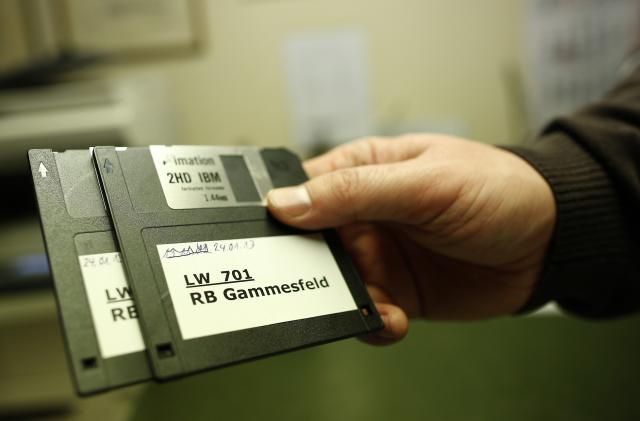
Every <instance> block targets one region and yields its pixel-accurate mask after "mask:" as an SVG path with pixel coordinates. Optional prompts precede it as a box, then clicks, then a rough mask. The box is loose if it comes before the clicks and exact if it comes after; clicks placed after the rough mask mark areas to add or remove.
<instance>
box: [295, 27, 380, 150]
mask: <svg viewBox="0 0 640 421" xmlns="http://www.w3.org/2000/svg"><path fill="white" fill-rule="evenodd" d="M285 70H286V76H287V85H288V88H289V98H290V101H289V102H290V110H291V115H292V120H293V121H292V125H293V132H294V134H293V136H294V139H295V141H296V142H297V144H298V146H299V149H300V150H301V152H304V153H308V154H313V153H317V152H320V151H322V150H325V149H328V148H330V147H332V146H335V145H336V144H338V143H342V142H345V141H348V140H351V139H354V138H356V137H360V136H364V135H367V134H370V133H371V131H372V123H371V117H370V114H369V92H368V82H369V76H368V62H367V45H366V39H365V36H364V34H362V33H361V32H358V31H351V30H335V31H319V32H312V33H304V34H300V35H296V36H294V37H292V38H290V39H289V40H288V42H287V43H286V45H285Z"/></svg>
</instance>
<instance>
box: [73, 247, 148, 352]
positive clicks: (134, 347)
mask: <svg viewBox="0 0 640 421" xmlns="http://www.w3.org/2000/svg"><path fill="white" fill-rule="evenodd" d="M79 259H80V268H81V271H82V278H83V280H84V286H85V289H86V291H87V297H88V299H89V307H90V308H91V317H92V318H93V324H94V326H95V329H96V335H97V336H98V345H99V346H100V353H101V354H102V358H111V357H116V356H118V355H123V354H130V353H132V352H137V351H142V350H144V349H145V347H144V342H143V340H142V334H141V333H140V325H139V324H138V313H137V310H136V306H135V303H134V302H133V296H132V294H131V289H130V287H129V285H128V284H127V278H126V277H125V274H124V268H123V267H122V262H121V261H120V253H117V252H116V253H101V254H90V255H84V256H79Z"/></svg>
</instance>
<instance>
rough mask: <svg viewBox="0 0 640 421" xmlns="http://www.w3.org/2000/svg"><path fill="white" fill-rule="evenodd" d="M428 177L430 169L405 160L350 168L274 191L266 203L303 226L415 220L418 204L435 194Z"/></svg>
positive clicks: (283, 218) (283, 217) (277, 213)
mask: <svg viewBox="0 0 640 421" xmlns="http://www.w3.org/2000/svg"><path fill="white" fill-rule="evenodd" d="M428 179H429V177H428V170H426V169H425V170H421V169H420V168H418V169H416V168H413V169H412V168H409V167H408V166H407V165H406V163H400V164H388V165H368V166H360V167H352V168H346V169H342V170H338V171H334V172H330V173H326V174H323V175H320V176H318V177H315V178H312V179H311V180H309V181H307V182H306V183H303V184H301V185H299V186H295V187H284V188H279V189H275V190H272V191H270V192H269V194H268V196H267V206H268V208H269V210H270V211H271V213H272V214H273V215H274V216H275V217H276V218H277V219H279V220H280V221H282V222H284V223H285V224H288V225H292V226H296V227H299V228H305V229H319V228H327V227H337V226H341V225H345V224H348V223H351V222H355V221H394V222H409V223H416V222H417V220H416V217H417V214H418V213H420V209H419V207H420V204H421V203H424V202H425V200H424V199H425V198H426V199H428V196H429V195H430V194H431V193H432V192H431V190H432V189H431V188H430V187H429V185H430V184H431V183H429V182H428V181H427V180H428ZM425 216H427V215H422V217H420V218H419V220H424V219H423V218H424V217H425Z"/></svg>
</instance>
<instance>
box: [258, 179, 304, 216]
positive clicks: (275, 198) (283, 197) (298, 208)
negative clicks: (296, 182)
mask: <svg viewBox="0 0 640 421" xmlns="http://www.w3.org/2000/svg"><path fill="white" fill-rule="evenodd" d="M267 200H268V201H269V203H271V205H272V206H273V207H275V208H278V209H280V210H281V211H282V212H284V213H286V214H287V215H289V216H293V217H297V216H301V215H304V214H305V213H307V211H309V209H310V208H311V198H310V197H309V193H308V192H307V189H306V188H305V187H304V186H296V187H283V188H281V189H275V190H271V191H270V192H269V194H268V195H267Z"/></svg>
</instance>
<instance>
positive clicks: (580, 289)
mask: <svg viewBox="0 0 640 421" xmlns="http://www.w3.org/2000/svg"><path fill="white" fill-rule="evenodd" d="M504 149H506V150H509V151H510V152H513V153H515V154H516V155H518V156H520V157H521V158H523V159H524V160H526V161H527V162H528V163H529V164H530V165H532V166H533V167H534V168H535V169H536V170H537V171H538V172H539V173H540V174H541V175H542V176H543V177H544V178H545V179H546V180H547V182H548V183H549V185H550V186H551V189H552V191H553V194H554V197H555V201H556V210H557V214H556V225H555V228H554V233H553V237H552V240H551V243H550V246H549V250H548V252H547V256H546V260H545V264H544V268H543V271H542V274H541V277H540V279H539V281H538V285H537V286H536V288H535V290H534V292H533V294H532V296H531V298H530V299H529V301H528V302H527V303H526V304H525V306H524V307H523V308H522V309H521V310H520V312H529V311H532V310H535V309H537V308H539V307H541V306H542V305H544V304H546V303H547V302H549V301H551V300H555V301H557V302H558V303H559V304H560V305H561V306H562V307H564V308H565V309H566V310H569V311H571V312H575V313H579V314H581V315H583V316H594V317H597V316H600V315H605V314H606V315H610V312H611V308H610V307H611V305H614V304H613V303H614V302H615V297H613V296H612V294H614V293H613V291H614V290H615V288H612V287H614V285H611V284H612V283H615V281H612V282H606V281H605V282H603V280H607V279H610V277H611V276H612V275H613V276H615V273H612V272H615V271H616V270H615V269H614V270H613V271H612V268H618V270H624V268H623V266H624V265H625V263H626V262H628V258H629V257H628V243H627V240H626V238H627V235H626V233H625V232H624V229H623V226H622V218H623V216H622V214H621V211H620V205H619V203H618V198H617V195H616V192H615V191H614V189H613V187H612V184H611V181H610V179H609V177H608V176H607V174H606V173H605V171H604V169H603V168H602V167H601V166H600V164H599V163H598V162H596V161H595V160H594V159H593V158H592V157H591V155H589V154H588V153H587V152H586V151H585V150H583V149H582V148H581V147H580V146H578V145H577V144H576V143H574V141H573V140H571V139H569V138H568V137H567V135H566V134H564V133H562V132H556V133H551V134H548V135H546V136H544V137H542V138H540V139H539V140H537V141H536V142H535V143H534V144H533V145H531V147H511V146H510V147H504Z"/></svg>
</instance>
